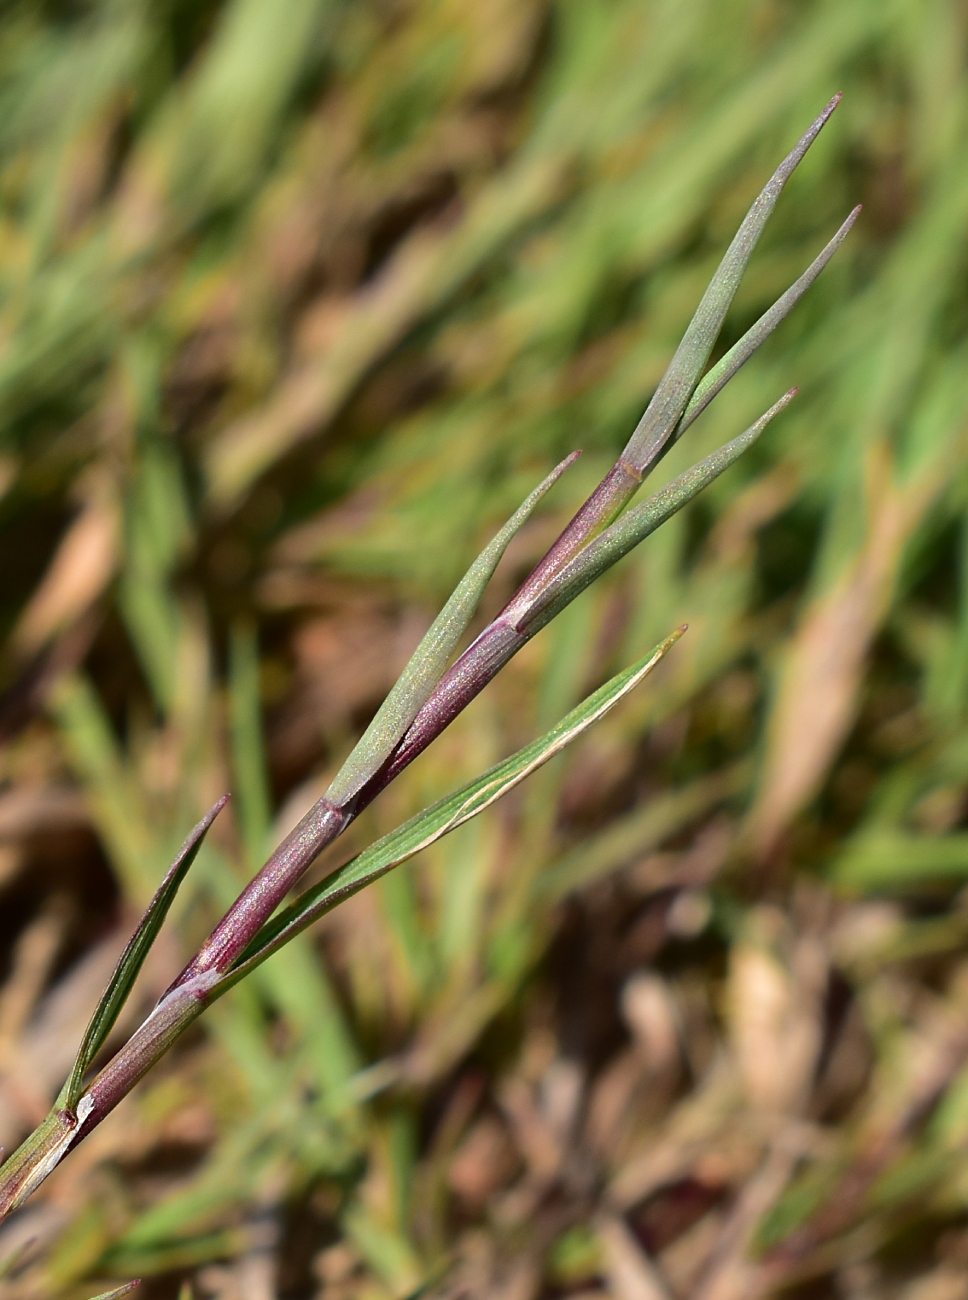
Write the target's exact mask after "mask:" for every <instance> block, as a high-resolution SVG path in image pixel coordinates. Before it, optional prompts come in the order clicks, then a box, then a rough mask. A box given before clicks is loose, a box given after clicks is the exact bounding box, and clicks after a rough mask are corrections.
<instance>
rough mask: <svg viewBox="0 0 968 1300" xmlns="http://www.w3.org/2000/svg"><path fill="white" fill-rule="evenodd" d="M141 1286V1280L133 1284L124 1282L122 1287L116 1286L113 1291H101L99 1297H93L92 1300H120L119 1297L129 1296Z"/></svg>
mask: <svg viewBox="0 0 968 1300" xmlns="http://www.w3.org/2000/svg"><path fill="white" fill-rule="evenodd" d="M140 1285H141V1279H140V1278H138V1279H136V1280H135V1281H134V1282H125V1284H124V1286H116V1287H115V1288H114V1290H113V1291H102V1292H101V1294H100V1295H96V1296H94V1297H93V1300H121V1296H123V1295H130V1294H131V1292H132V1291H133V1290H134V1289H135V1287H138V1286H140Z"/></svg>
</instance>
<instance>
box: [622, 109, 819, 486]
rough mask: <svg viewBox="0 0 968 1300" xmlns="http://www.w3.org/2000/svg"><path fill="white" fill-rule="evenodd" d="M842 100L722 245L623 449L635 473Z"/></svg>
mask: <svg viewBox="0 0 968 1300" xmlns="http://www.w3.org/2000/svg"><path fill="white" fill-rule="evenodd" d="M840 100H841V96H840V95H839V94H837V95H835V96H834V97H833V99H832V100H831V101H830V103H829V104H828V105H827V107H826V108H825V109H824V110H823V112H822V113H821V114H820V116H819V117H818V118H817V119H816V120H815V121H814V122H812V123H811V125H810V126H809V128H808V129H807V130H806V131H805V132H804V134H803V135H802V136H801V138H800V139H799V141H798V142H797V144H796V146H795V147H794V148H793V149H792V150H791V152H790V153H789V154H787V156H786V158H784V160H783V162H781V163H780V165H779V167H778V168H777V169H776V171H775V172H774V173H773V175H772V176H771V177H770V179H769V180H768V181H767V183H766V185H765V186H764V187H763V189H762V190H761V191H760V193H759V195H758V197H757V199H756V201H755V202H754V203H753V206H752V207H751V208H750V210H749V212H748V213H747V214H746V217H745V218H744V219H743V223H742V225H741V226H740V228H739V230H738V231H737V232H736V235H735V236H734V238H733V242H732V243H731V244H730V246H729V248H728V249H727V250H726V255H725V257H724V258H723V260H722V261H721V262H720V264H719V268H718V269H717V271H716V274H715V275H714V276H713V278H712V280H711V281H710V284H709V288H708V289H707V290H706V292H705V293H704V294H703V297H702V301H701V302H700V304H699V306H698V307H697V308H696V313H695V315H694V316H693V318H692V320H691V321H690V323H689V327H688V329H687V330H686V332H685V334H684V335H683V338H682V342H681V343H680V344H679V347H678V348H677V349H676V354H675V356H674V357H673V358H672V361H671V362H670V363H669V368H668V370H667V371H666V373H665V374H664V375H663V377H662V380H661V382H660V384H659V387H658V388H657V389H656V391H655V393H654V395H653V397H652V401H651V402H650V403H649V405H648V407H647V408H646V411H645V414H644V415H643V416H642V419H641V420H640V421H639V423H638V425H637V427H636V429H635V432H634V433H633V434H632V437H631V438H630V440H629V442H628V445H627V446H626V448H625V450H624V451H623V453H622V461H623V463H625V464H627V465H629V466H630V467H631V468H632V469H633V470H634V471H635V473H636V474H638V475H640V476H644V475H645V473H646V472H647V471H648V469H649V468H650V466H652V465H653V464H655V462H656V460H657V459H658V458H659V455H660V454H661V452H662V449H663V447H664V446H665V444H666V442H667V441H668V440H669V438H670V437H671V436H672V433H673V431H674V430H675V427H676V425H677V424H678V423H679V420H680V418H681V416H682V413H683V411H684V410H685V409H686V404H687V402H688V401H689V398H690V397H691V396H692V393H693V390H694V389H695V387H696V384H697V383H698V381H699V376H700V375H701V374H702V371H703V367H704V366H705V364H706V362H707V361H708V360H709V354H710V352H711V351H712V348H713V344H714V343H715V342H716V338H717V336H718V335H719V331H720V329H721V328H722V324H723V320H724V319H725V317H726V312H727V311H728V310H729V306H730V304H731V303H732V301H733V298H734V296H735V294H736V290H737V289H738V288H739V283H740V280H741V279H742V278H743V272H744V271H745V270H746V266H747V263H748V262H749V260H750V257H751V256H752V254H753V250H754V248H755V247H756V245H757V242H758V241H759V238H760V235H761V234H762V233H763V229H764V227H765V226H766V223H767V221H768V220H769V218H770V215H771V214H772V212H773V209H774V208H775V207H776V203H777V200H778V199H779V197H780V193H781V191H782V189H783V187H784V185H785V184H786V183H787V181H788V180H789V179H790V177H791V176H792V175H793V173H794V171H795V170H796V168H797V166H798V165H799V163H800V162H801V160H802V159H803V157H804V155H805V154H806V152H807V150H808V149H809V148H810V146H811V145H812V144H813V142H814V140H816V138H817V136H818V135H819V134H820V132H821V130H822V129H823V127H824V126H825V124H826V122H827V120H828V119H829V117H830V115H831V114H832V113H833V111H834V109H835V108H836V107H837V105H838V104H839V103H840Z"/></svg>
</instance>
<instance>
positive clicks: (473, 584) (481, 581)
mask: <svg viewBox="0 0 968 1300" xmlns="http://www.w3.org/2000/svg"><path fill="white" fill-rule="evenodd" d="M578 454H579V453H578V452H573V453H572V454H571V455H570V456H568V457H567V458H566V459H565V460H563V461H562V462H561V464H560V465H557V466H556V467H555V468H554V469H553V470H552V471H551V473H550V474H549V475H548V477H547V478H546V479H544V480H543V481H542V482H541V483H539V484H538V486H537V487H536V488H535V489H534V491H533V492H532V493H531V495H530V496H529V497H528V498H527V499H526V500H525V501H524V502H523V503H522V505H521V506H520V507H519V508H518V509H517V510H516V511H515V513H514V514H513V515H512V516H511V518H510V519H509V520H508V522H507V523H506V524H505V525H504V527H503V528H502V529H501V531H500V532H499V533H498V534H497V536H496V537H495V538H494V539H493V541H492V542H491V543H490V544H489V545H488V546H486V547H485V548H484V550H483V551H482V552H481V553H480V555H479V556H478V557H477V559H476V560H475V561H474V563H473V564H472V565H471V567H470V568H469V569H468V570H467V573H466V574H465V575H464V577H463V578H462V579H461V581H460V582H459V583H458V585H457V587H456V588H455V589H454V592H453V595H452V596H451V597H450V599H449V600H448V601H447V604H446V605H445V606H444V607H443V609H442V610H441V611H440V613H439V614H438V615H437V617H436V618H435V619H434V621H433V623H432V624H431V626H430V629H429V630H428V632H427V633H426V635H425V636H424V638H423V640H422V641H421V642H420V645H419V646H418V647H417V649H416V650H415V651H414V653H413V655H412V657H411V659H410V662H409V663H408V664H407V666H406V668H405V669H404V670H403V672H402V673H401V675H400V677H399V679H398V680H397V683H396V685H395V686H394V687H393V689H392V690H391V691H390V693H389V695H388V696H387V697H386V699H385V700H384V701H383V704H382V705H381V706H380V709H379V711H378V712H377V715H376V717H375V718H374V719H373V721H372V722H371V723H370V725H369V726H368V727H367V729H366V731H365V732H364V733H363V735H362V737H361V738H360V740H359V742H358V743H357V745H356V747H355V749H354V750H353V752H352V753H351V754H350V756H349V758H348V759H347V760H346V762H345V763H344V764H343V766H342V767H341V768H340V770H339V772H338V773H337V775H336V777H335V779H334V780H333V783H332V785H331V786H330V787H329V789H328V790H327V792H326V797H327V799H329V800H330V802H331V803H333V804H334V805H335V806H336V807H337V808H339V807H343V806H344V805H345V804H346V803H347V802H348V801H349V800H350V799H352V798H353V796H354V795H355V794H357V793H358V792H359V791H360V790H361V789H362V788H363V786H364V785H366V783H367V781H369V779H370V777H372V776H373V775H375V773H376V772H378V771H379V770H380V768H381V767H382V766H383V763H384V762H385V761H386V759H387V758H388V757H389V755H390V754H391V753H392V752H393V750H394V749H395V748H396V745H397V742H398V741H399V740H400V738H401V737H402V736H403V734H404V732H405V731H406V730H407V728H408V727H409V726H410V724H411V722H413V720H414V718H415V717H416V716H417V713H418V712H419V710H420V706H421V705H422V704H423V703H424V701H425V700H426V699H427V697H428V696H429V695H430V692H431V691H432V690H433V688H434V687H435V686H436V685H437V683H438V682H439V681H440V679H441V677H442V676H443V674H444V671H445V670H446V668H447V665H448V664H449V663H450V660H451V657H452V655H453V653H454V651H455V650H456V648H457V643H458V642H459V641H460V639H461V637H462V636H463V634H464V631H465V629H466V627H467V625H468V623H469V622H470V621H471V619H472V618H473V617H474V612H475V610H476V609H477V606H478V604H479V603H480V599H481V596H482V595H483V594H484V589H485V587H486V586H487V584H488V582H490V580H491V577H492V576H493V573H494V570H495V569H496V568H497V566H498V562H499V560H500V559H501V556H502V555H503V554H504V552H505V551H506V550H507V547H508V543H509V542H510V541H511V538H512V537H513V536H514V535H515V533H516V532H518V530H519V529H520V528H521V527H522V525H523V524H524V523H525V522H526V521H527V519H528V518H529V517H530V515H531V513H532V511H533V510H534V508H535V506H536V505H537V504H538V502H539V501H540V500H541V498H542V497H543V496H544V495H545V493H546V492H548V491H549V489H550V488H551V487H553V486H554V484H555V483H557V481H558V479H559V478H560V477H561V475H562V474H563V473H564V472H565V470H566V469H568V467H569V466H570V465H572V464H573V463H574V461H575V460H576V459H577V457H578Z"/></svg>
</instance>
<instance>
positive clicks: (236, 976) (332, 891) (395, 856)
mask: <svg viewBox="0 0 968 1300" xmlns="http://www.w3.org/2000/svg"><path fill="white" fill-rule="evenodd" d="M684 631H685V628H679V629H678V630H677V631H676V632H673V634H672V635H671V636H670V637H668V638H667V639H666V640H665V641H663V642H662V644H661V645H659V646H657V647H656V648H655V649H654V650H653V651H652V652H651V654H649V655H647V656H646V657H645V658H644V659H641V660H639V662H638V663H636V664H633V665H632V667H631V668H626V669H625V671H624V672H621V673H618V674H617V675H616V676H615V677H613V678H612V679H611V680H610V681H608V682H606V683H605V685H604V686H602V687H600V688H599V689H598V690H597V691H595V692H594V693H593V694H592V695H590V696H589V697H588V698H587V699H586V700H584V701H583V702H582V703H581V704H580V705H578V707H577V708H575V709H572V711H571V712H570V713H569V714H567V716H566V717H564V718H563V719H562V720H561V722H559V723H558V725H557V726H555V727H553V728H552V729H551V730H550V731H549V732H547V733H546V734H545V735H544V736H542V737H541V738H540V739H539V740H535V741H533V742H532V743H531V744H530V745H526V746H525V748H524V749H520V750H518V752H517V753H516V754H513V755H512V756H511V757H510V758H507V759H505V760H504V762H503V763H498V764H497V766H495V767H492V768H491V769H490V771H488V772H485V773H484V775H483V776H481V777H478V778H477V780H475V781H472V782H470V784H468V785H466V786H463V787H462V788H461V789H460V790H457V791H455V792H454V793H453V794H451V795H448V796H447V797H446V798H445V799H441V800H440V801H439V802H438V803H436V804H434V805H433V806H432V807H431V808H427V809H425V810H424V811H423V812H421V813H419V814H418V815H417V816H416V817H412V818H411V819H410V821H408V822H405V823H404V825H403V826H400V827H398V828H397V829H396V830H395V831H391V832H390V834H389V835H385V836H384V837H383V839H381V840H378V841H377V842H376V843H375V844H373V845H371V846H370V847H369V848H368V849H365V850H364V852H362V853H361V854H359V856H358V857H355V858H353V859H352V861H350V862H348V863H346V865H345V866H343V867H340V868H339V870H338V871H334V872H333V874H332V875H331V876H328V877H327V878H326V879H325V880H323V881H321V882H320V883H319V884H318V885H315V886H313V888H312V889H307V890H306V891H305V892H304V893H303V894H301V895H300V896H299V897H298V898H297V899H295V901H294V902H293V903H292V904H290V906H289V907H287V908H286V909H285V910H284V911H283V912H280V914H279V915H278V916H277V917H276V918H275V919H274V920H272V921H270V922H269V923H268V924H267V925H265V926H263V928H262V930H261V931H260V932H259V934H258V935H257V936H256V938H255V940H254V942H253V943H252V944H251V945H250V947H249V949H248V950H247V951H246V953H244V954H243V957H242V960H241V961H240V962H239V964H238V965H237V966H236V967H235V968H234V969H233V970H231V971H229V973H228V974H227V975H226V976H225V977H224V978H223V979H222V980H221V981H220V982H219V983H218V984H216V985H215V986H214V987H213V989H212V992H211V996H212V997H213V998H214V997H217V996H219V995H220V994H221V993H223V992H225V991H226V990H227V989H229V988H231V987H232V985H233V984H236V983H238V981H239V980H241V979H243V978H244V977H245V976H246V975H247V974H248V973H249V972H250V971H251V970H253V969H254V968H255V967H256V966H258V965H260V963H261V962H263V961H265V959H266V958H267V957H269V956H271V955H272V953H274V952H276V951H277V950H278V949H279V948H281V947H282V946H283V944H285V943H287V942H288V941H289V940H290V939H291V938H292V937H293V936H294V935H296V934H298V933H299V932H300V931H301V930H304V929H305V928H306V927H307V926H309V925H312V923H313V922H314V921H316V920H317V919H318V918H319V917H321V916H322V915H323V914H324V913H326V912H329V911H331V910H332V908H334V907H335V906H336V905H337V904H338V903H341V902H343V900H344V899H346V898H349V897H350V895H351V894H355V893H358V891H359V890H361V889H363V888H364V887H365V886H366V885H369V884H370V883H371V882H372V881H374V880H376V879H378V878H379V877H380V876H383V875H385V874H386V873H387V872H388V871H390V870H392V869H393V868H394V867H396V866H399V865H400V863H401V862H405V861H406V860H407V859H408V858H412V857H413V856H414V854H415V853H419V852H420V850H421V849H425V848H427V847H428V846H429V845H431V844H434V843H435V842H436V841H437V840H439V839H441V838H442V836H444V835H446V834H448V833H449V832H450V831H452V830H456V828H457V827H458V826H463V824H464V823H465V822H467V821H470V819H471V818H472V817H476V816H477V815H478V813H482V812H483V811H484V810H485V808H489V807H490V806H491V804H493V803H495V802H496V801H497V800H498V799H500V798H501V797H502V796H503V795H505V794H507V793H508V791H509V790H513V789H514V787H515V786H516V785H518V784H519V783H520V782H521V781H523V780H524V778H525V777H526V776H529V775H530V774H531V773H532V772H534V771H535V770H536V769H537V768H539V767H541V766H542V765H543V764H544V763H547V762H548V760H549V759H551V758H553V757H554V756H555V754H558V753H560V751H561V750H562V749H564V748H565V746H566V745H569V744H571V742H572V741H573V740H575V739H576V738H577V737H578V736H580V735H581V734H582V732H583V731H586V730H587V729H588V728H589V727H590V726H591V725H592V723H594V722H597V721H598V720H599V718H602V717H604V716H605V714H606V713H608V712H609V711H610V710H611V709H613V708H614V707H615V705H616V704H617V703H618V702H619V700H621V699H622V698H623V697H624V696H626V695H627V694H628V693H629V691H632V690H634V689H635V687H636V686H637V685H638V684H639V682H641V681H642V679H643V678H644V677H646V676H647V675H648V674H649V673H650V672H651V671H652V669H653V668H654V667H655V666H656V664H657V663H658V662H659V661H660V660H661V659H662V658H663V657H664V656H665V655H666V654H667V653H668V651H669V650H671V648H672V647H673V645H675V643H676V642H677V641H678V640H679V638H680V636H682V634H683V632H684Z"/></svg>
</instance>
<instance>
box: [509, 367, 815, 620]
mask: <svg viewBox="0 0 968 1300" xmlns="http://www.w3.org/2000/svg"><path fill="white" fill-rule="evenodd" d="M796 395H797V389H796V388H791V389H790V391H789V392H788V393H784V395H783V396H782V397H781V398H780V400H779V401H778V402H775V403H774V404H773V406H771V407H770V409H769V410H768V411H767V412H766V414H765V415H761V416H760V418H759V419H758V420H757V421H756V423H755V424H754V425H751V426H750V428H748V429H747V430H746V432H745V433H741V434H740V435H739V437H738V438H734V439H733V440H732V442H727V443H726V445H725V446H724V447H720V448H719V449H718V451H714V452H713V453H712V455H710V456H707V457H706V459H705V460H701V461H700V462H699V464H698V465H693V466H692V467H691V468H690V469H687V470H686V471H685V473H684V474H680V475H679V477H678V478H677V479H674V480H673V481H672V482H671V483H670V484H669V485H668V487H664V488H663V489H662V490H661V491H660V492H656V493H655V494H654V495H653V496H651V497H649V499H648V500H647V501H643V502H642V504H641V505H638V506H633V507H632V509H631V510H627V511H626V512H625V514H624V515H620V516H619V517H618V519H616V520H615V522H614V523H613V524H609V526H608V528H606V529H605V530H604V531H603V532H601V533H599V535H598V536H597V537H595V538H594V539H593V540H592V541H590V542H589V543H588V545H587V546H585V547H583V548H582V550H580V551H579V552H578V554H577V555H576V556H575V557H574V558H573V559H572V560H570V561H569V563H568V564H566V565H565V567H564V568H563V569H562V570H561V572H560V573H558V574H556V575H555V577H554V578H553V579H552V581H551V582H549V583H548V586H547V587H546V588H545V590H544V591H543V592H542V593H541V595H540V596H539V597H538V598H537V600H535V601H534V603H533V604H532V605H531V606H530V608H529V609H528V613H527V619H526V621H525V622H523V623H522V624H521V627H520V629H519V630H520V631H522V632H527V634H528V635H529V636H533V635H534V633H535V632H537V631H539V629H540V628H542V627H544V626H545V624H546V623H549V622H550V621H551V620H552V619H553V618H554V617H555V616H556V615H557V614H559V613H560V612H561V611H562V610H563V609H564V607H565V606H566V605H569V604H570V603H571V602H572V601H573V600H574V599H575V597H576V596H578V595H580V593H581V592H583V591H584V590H585V588H586V587H587V586H589V585H590V584H591V583H593V582H594V581H595V579H596V578H599V577H601V575H602V574H603V573H604V572H605V570H606V569H610V568H611V567H612V565H613V564H616V563H617V562H618V561H619V560H620V559H621V558H622V557H623V556H624V555H628V553H629V551H631V550H633V549H634V548H635V547H636V546H638V544H639V542H641V541H642V540H643V539H644V538H646V537H648V535H649V534H650V533H654V532H655V530H656V529H657V528H658V527H659V526H660V524H664V523H665V521H666V520H667V519H669V518H671V517H672V515H674V514H675V513H676V512H677V511H678V510H681V509H682V507H683V506H684V505H685V504H686V503H687V502H688V501H691V500H692V498H693V497H694V496H697V495H698V494H699V493H700V492H701V491H702V490H703V488H704V487H707V486H708V485H709V484H710V483H711V482H712V481H713V479H715V478H718V477H719V475H720V474H722V473H723V471H724V470H726V469H728V468H729V467H730V465H732V464H733V462H734V461H736V460H738V459H739V457H740V456H741V455H742V454H743V452H744V451H746V449H747V448H748V447H750V446H752V444H753V443H754V442H755V441H756V440H757V438H758V437H759V436H760V434H761V433H762V432H763V430H764V429H765V428H766V426H767V425H768V424H769V423H770V421H771V420H773V419H775V417H776V416H777V415H779V413H780V412H781V411H782V410H783V409H784V408H785V407H787V406H789V404H790V402H792V401H793V399H794V397H795V396H796Z"/></svg>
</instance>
